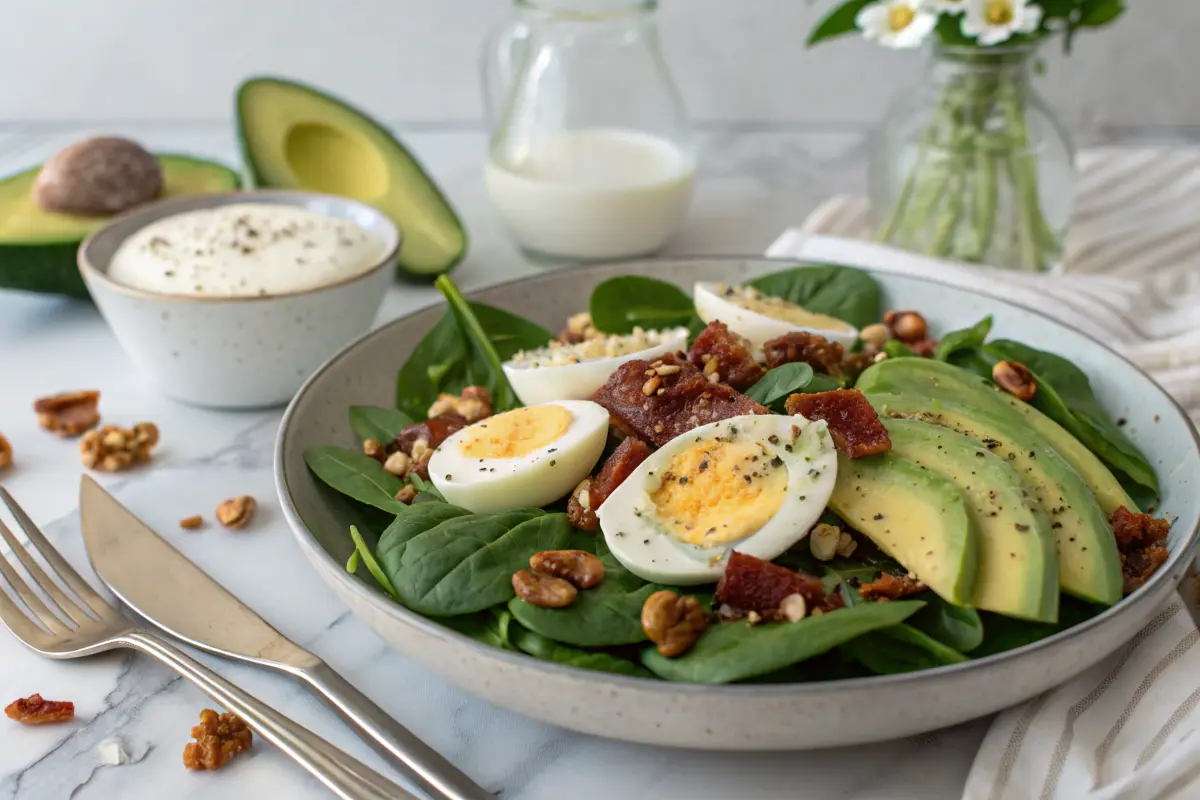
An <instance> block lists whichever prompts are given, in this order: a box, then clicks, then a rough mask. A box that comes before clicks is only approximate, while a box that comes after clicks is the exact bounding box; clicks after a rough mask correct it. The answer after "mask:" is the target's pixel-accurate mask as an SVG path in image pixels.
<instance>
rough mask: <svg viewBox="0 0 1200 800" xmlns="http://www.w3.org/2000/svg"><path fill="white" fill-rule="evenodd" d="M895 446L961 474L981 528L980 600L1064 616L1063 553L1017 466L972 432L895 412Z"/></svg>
mask: <svg viewBox="0 0 1200 800" xmlns="http://www.w3.org/2000/svg"><path fill="white" fill-rule="evenodd" d="M884 425H885V426H886V427H887V429H888V435H889V436H890V438H891V440H892V452H893V453H894V454H896V455H898V456H900V457H901V458H905V459H908V460H909V461H913V462H915V463H917V464H919V465H921V466H923V467H925V468H926V469H929V470H931V471H933V472H935V473H937V474H938V475H941V476H942V477H943V478H946V479H947V480H950V481H952V482H954V484H955V485H956V486H958V488H959V490H960V491H962V493H963V498H964V500H965V501H966V503H967V510H968V511H969V512H970V513H971V517H972V520H973V522H974V523H975V528H976V530H977V531H978V532H979V537H980V542H979V574H978V576H977V577H976V580H975V592H974V595H973V596H972V603H971V604H972V605H973V606H974V607H975V608H978V609H980V610H982V611H992V612H994V613H997V614H1004V615H1005V616H1010V617H1017V618H1020V619H1027V620H1031V621H1033V622H1057V621H1058V556H1057V555H1056V554H1055V538H1054V531H1053V529H1052V528H1051V527H1050V526H1051V522H1050V517H1049V515H1048V514H1047V513H1046V510H1045V508H1043V506H1042V504H1041V503H1039V502H1038V501H1037V499H1036V498H1035V497H1033V494H1032V492H1030V490H1029V489H1028V488H1027V487H1026V486H1025V485H1024V483H1023V482H1022V481H1021V476H1020V475H1018V474H1017V472H1016V470H1014V469H1013V468H1012V467H1010V466H1009V465H1008V463H1007V462H1006V461H1005V460H1004V459H1002V458H1000V457H999V456H997V455H995V454H994V453H992V452H991V451H990V450H988V449H987V447H986V446H984V445H982V444H980V443H979V442H976V441H975V440H974V439H971V438H969V437H967V436H964V435H962V434H960V433H956V432H955V431H952V430H950V429H949V428H943V427H940V426H938V425H932V424H930V423H927V422H921V421H919V420H911V419H887V420H884Z"/></svg>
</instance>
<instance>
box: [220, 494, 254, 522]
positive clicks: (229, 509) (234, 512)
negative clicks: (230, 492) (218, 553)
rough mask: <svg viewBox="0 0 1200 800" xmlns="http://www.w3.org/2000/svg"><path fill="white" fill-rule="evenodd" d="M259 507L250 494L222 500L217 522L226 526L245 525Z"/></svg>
mask: <svg viewBox="0 0 1200 800" xmlns="http://www.w3.org/2000/svg"><path fill="white" fill-rule="evenodd" d="M257 508H258V503H257V502H256V501H255V500H254V498H253V497H251V496H250V495H245V494H244V495H241V496H240V497H231V498H229V499H228V500H222V501H221V505H219V506H217V522H219V523H221V524H222V525H224V526H225V527H226V528H241V527H244V526H245V525H246V523H247V522H249V521H250V518H251V517H253V516H254V511H255V509H257Z"/></svg>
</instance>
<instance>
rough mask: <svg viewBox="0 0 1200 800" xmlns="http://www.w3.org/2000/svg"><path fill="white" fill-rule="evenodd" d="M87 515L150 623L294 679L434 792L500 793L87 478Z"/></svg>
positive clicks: (101, 550)
mask: <svg viewBox="0 0 1200 800" xmlns="http://www.w3.org/2000/svg"><path fill="white" fill-rule="evenodd" d="M79 516H80V523H81V527H82V529H83V542H84V546H85V548H86V549H87V553H88V558H89V560H90V561H91V563H92V567H93V569H95V571H96V574H97V575H98V576H99V578H100V580H101V581H103V582H104V584H105V585H106V586H108V588H109V589H111V590H112V592H113V594H115V595H116V596H117V597H118V598H120V599H121V601H122V602H124V603H125V604H126V605H127V606H129V607H130V608H131V609H132V610H133V611H135V612H137V614H138V615H140V616H141V617H143V618H144V619H145V620H146V621H147V622H149V623H151V624H152V625H155V626H156V627H158V628H159V629H161V630H163V631H165V632H166V633H168V634H170V635H171V636H174V637H175V638H177V639H181V640H183V641H184V642H187V643H188V644H191V645H193V646H194V647H198V648H200V649H201V650H207V651H208V652H210V653H215V654H217V655H220V656H225V657H226V658H233V659H238V660H240V661H248V662H250V663H252V664H257V665H259V666H263V667H268V668H270V669H275V670H278V671H281V672H283V673H284V674H286V675H289V676H291V677H292V678H295V679H296V680H298V681H299V682H300V683H301V684H302V685H304V686H306V687H307V688H309V689H311V690H313V691H315V692H317V694H318V695H319V696H320V697H321V698H322V699H323V700H325V701H326V702H328V703H329V704H330V705H331V706H333V708H334V710H335V711H337V712H338V713H339V714H340V715H341V716H342V717H343V719H345V720H346V721H347V722H349V723H350V724H351V726H352V727H353V728H354V729H355V732H356V733H357V734H358V735H359V736H360V737H361V738H363V739H364V741H366V742H367V743H368V744H370V745H371V746H372V747H374V748H375V749H376V750H378V751H379V752H380V753H381V754H382V755H384V756H385V757H387V758H389V759H390V760H392V761H393V762H394V763H396V764H397V766H398V767H399V768H400V769H401V770H402V771H403V773H404V774H405V775H406V776H407V777H409V778H410V779H411V780H413V781H414V782H416V783H417V785H418V786H420V787H421V789H423V790H424V791H425V792H427V793H429V794H430V795H431V796H432V797H435V798H447V799H448V800H484V799H485V798H494V797H495V795H493V794H492V793H490V792H488V791H487V790H485V789H484V788H483V787H481V786H479V785H478V784H476V783H475V782H474V781H472V780H471V779H470V778H469V777H467V776H466V775H465V774H464V773H463V772H461V771H460V770H459V769H458V768H457V767H455V766H454V765H453V764H451V763H450V762H449V761H447V760H446V759H445V758H444V757H443V756H442V755H440V754H439V753H438V752H437V751H436V750H434V749H433V748H431V747H429V746H428V745H427V744H425V743H424V742H422V741H421V740H420V739H418V738H417V736H416V735H415V734H413V733H412V732H411V731H409V730H408V729H407V728H405V727H403V726H402V725H400V724H399V723H398V722H396V721H395V720H394V719H392V718H391V717H390V716H389V715H388V714H387V712H385V711H384V710H383V709H381V708H379V707H378V706H377V705H376V704H375V703H374V702H372V701H371V700H370V698H368V697H367V696H366V695H364V694H362V693H361V692H359V691H358V690H357V689H355V688H354V686H352V685H351V684H350V683H349V682H348V681H346V680H345V679H344V678H342V677H341V676H340V675H338V674H337V673H336V672H335V671H334V670H333V669H332V668H330V667H329V666H328V665H327V664H325V662H323V661H322V660H321V659H320V658H318V657H317V656H316V655H314V654H312V653H310V652H309V651H307V650H305V649H304V648H302V647H300V646H299V645H297V644H296V643H295V642H292V641H291V640H290V639H288V638H287V637H286V636H284V635H283V634H281V633H280V632H279V631H277V630H275V628H273V627H271V625H270V624H268V623H267V622H266V620H264V619H263V618H262V617H260V616H259V615H258V614H256V613H255V612H254V611H253V610H252V609H250V608H249V607H248V606H246V605H244V604H243V603H242V602H241V601H240V600H238V599H237V598H236V597H234V596H233V595H232V594H231V593H230V592H229V591H228V590H226V589H225V588H224V587H223V586H221V584H219V583H217V582H216V581H215V580H213V579H212V578H211V577H209V575H208V574H207V573H205V572H204V571H203V570H202V569H200V568H199V567H197V566H196V565H195V564H193V563H192V562H191V561H189V560H188V559H187V557H186V556H184V555H183V554H182V553H180V552H179V551H178V550H176V549H175V548H174V547H172V546H171V545H170V544H169V543H168V542H167V541H166V540H164V539H163V538H162V537H160V536H159V535H158V534H157V533H155V532H154V530H153V529H151V528H150V527H149V526H148V525H146V524H145V523H144V522H142V521H141V520H140V519H138V518H137V517H136V516H134V515H133V513H132V512H130V511H129V510H128V509H127V508H125V506H123V505H121V504H120V503H119V502H118V501H117V499H116V498H114V497H113V496H112V495H110V494H109V493H108V492H107V491H105V490H104V488H103V487H101V486H100V484H98V483H96V482H95V481H94V480H92V479H91V478H90V477H88V476H86V475H85V476H84V477H83V479H82V481H81V482H80V487H79Z"/></svg>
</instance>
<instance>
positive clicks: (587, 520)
mask: <svg viewBox="0 0 1200 800" xmlns="http://www.w3.org/2000/svg"><path fill="white" fill-rule="evenodd" d="M651 452H652V451H651V449H650V445H648V444H646V443H645V442H643V441H642V440H641V439H639V438H637V437H636V436H627V437H625V441H623V442H621V443H620V444H619V445H617V449H616V450H613V452H612V455H610V456H609V457H608V458H607V459H606V460H605V461H604V466H602V467H600V472H599V473H597V475H596V477H594V478H588V479H587V486H583V485H582V484H581V485H580V487H579V488H578V490H577V491H575V492H574V493H572V494H571V499H570V500H568V501H567V519H569V520H570V521H571V524H572V525H574V526H575V527H576V528H579V529H580V530H584V531H594V530H596V528H598V527H600V520H599V519H598V518H597V517H596V509H598V508H600V504H601V503H603V502H604V501H605V500H607V499H608V496H609V495H610V494H612V493H613V490H615V489H616V488H617V487H618V486H620V485H621V484H622V483H623V482H624V481H625V479H626V478H628V477H629V476H630V474H632V473H633V471H634V470H635V469H637V468H638V465H639V464H641V463H642V462H643V461H645V460H646V459H647V458H649V457H650V453H651ZM584 492H586V493H587V494H586V498H585V497H584V496H583V493H584ZM584 499H586V500H587V503H586V505H585V504H584V502H583V501H584Z"/></svg>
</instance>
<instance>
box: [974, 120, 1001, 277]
mask: <svg viewBox="0 0 1200 800" xmlns="http://www.w3.org/2000/svg"><path fill="white" fill-rule="evenodd" d="M974 158H975V186H974V189H975V196H974V202H973V204H972V206H971V212H972V220H973V223H974V226H975V230H974V234H975V253H974V256H975V257H974V259H972V260H974V261H982V260H983V259H984V258H985V257H986V256H987V252H988V249H989V248H991V246H992V235H993V234H994V233H995V230H996V198H997V195H998V194H999V186H998V185H997V181H996V159H995V157H994V156H993V155H992V152H991V149H990V148H989V147H988V140H987V137H986V136H979V137H977V138H976V145H975V153H974Z"/></svg>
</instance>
